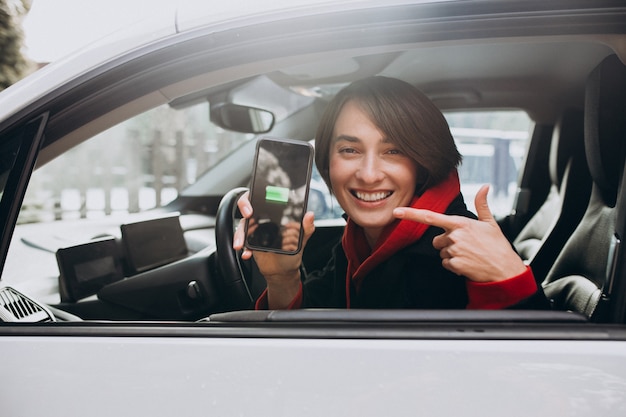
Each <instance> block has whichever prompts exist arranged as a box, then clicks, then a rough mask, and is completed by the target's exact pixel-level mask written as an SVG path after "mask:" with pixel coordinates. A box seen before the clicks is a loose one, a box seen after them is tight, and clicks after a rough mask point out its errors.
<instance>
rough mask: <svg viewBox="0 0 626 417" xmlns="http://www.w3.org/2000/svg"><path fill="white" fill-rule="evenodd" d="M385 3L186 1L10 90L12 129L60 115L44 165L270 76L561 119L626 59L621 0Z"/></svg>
mask: <svg viewBox="0 0 626 417" xmlns="http://www.w3.org/2000/svg"><path fill="white" fill-rule="evenodd" d="M378 3H379V2H376V1H342V2H335V1H333V2H309V1H302V0H300V1H297V2H291V1H289V2H287V1H283V2H274V3H272V5H260V4H258V3H257V2H252V3H251V4H252V6H250V7H249V8H241V7H239V8H234V9H233V7H232V5H221V6H220V7H221V8H220V9H219V10H217V9H215V7H214V5H211V7H207V6H206V3H204V2H196V1H189V2H183V3H182V4H181V5H180V8H179V9H178V10H177V11H176V12H174V11H173V10H163V11H162V12H161V13H158V14H157V15H154V16H152V17H151V18H150V19H147V20H146V21H145V22H143V23H142V26H140V27H139V28H137V27H135V28H132V29H133V30H132V31H131V28H129V30H128V32H122V33H117V34H115V35H113V36H112V37H110V38H108V39H107V40H103V41H101V42H99V43H97V44H94V45H92V46H90V47H89V48H87V49H85V50H82V51H78V52H77V53H76V54H75V55H72V56H68V57H66V58H64V59H62V60H60V61H58V62H56V63H53V64H51V65H49V66H48V67H45V68H43V69H42V70H40V71H38V72H36V73H35V74H33V75H32V76H30V77H27V78H26V79H24V80H23V81H21V82H19V83H17V84H16V85H15V86H13V87H10V88H8V89H7V90H5V91H4V92H2V93H1V94H0V131H2V130H4V129H5V128H7V127H10V126H11V125H13V124H15V123H17V122H18V121H19V120H20V119H21V118H24V117H30V115H32V112H33V111H36V110H37V109H38V108H40V109H41V110H42V111H44V110H46V111H50V122H49V124H48V128H47V131H46V140H45V142H44V145H43V147H44V149H43V151H42V153H41V154H40V158H39V161H38V163H39V164H41V163H45V162H46V161H47V160H49V159H51V158H53V157H54V155H56V154H58V153H60V152H62V151H63V150H65V149H67V148H68V147H71V146H73V145H74V144H76V143H79V142H80V141H81V140H84V139H85V138H87V137H89V136H91V135H93V134H95V133H97V132H98V131H101V130H103V129H105V128H106V127H109V126H111V125H113V124H114V123H115V122H117V121H122V120H123V119H124V118H127V117H130V116H132V115H133V114H137V113H139V112H141V111H145V110H146V109H148V108H151V107H155V106H157V105H160V104H164V103H172V102H178V103H180V102H184V101H186V100H191V99H193V98H194V97H196V96H198V95H206V94H209V93H210V92H212V91H215V90H216V89H219V88H221V87H220V85H222V84H224V83H228V82H230V81H232V82H235V81H236V80H239V79H245V78H247V77H254V76H257V75H259V74H264V73H265V74H266V75H267V76H268V77H270V78H271V79H272V81H274V82H276V83H277V84H279V85H283V86H287V87H290V88H299V89H305V90H306V89H314V88H317V89H319V88H320V86H322V87H323V86H326V87H332V86H335V85H342V84H345V83H347V82H349V81H352V80H354V79H356V78H361V77H365V76H369V75H374V74H383V75H389V76H393V77H398V78H402V79H404V80H406V81H409V82H411V83H413V84H414V85H416V86H418V87H419V88H421V89H422V90H423V91H424V92H425V93H426V94H427V95H429V96H430V97H431V98H432V99H433V101H434V102H435V103H436V104H437V105H438V106H439V107H440V108H441V109H442V110H455V109H468V108H479V109H485V108H507V107H510V108H519V109H523V110H525V111H527V112H528V113H529V115H530V116H531V118H532V119H533V120H535V121H536V122H550V121H553V120H555V119H556V118H557V117H558V115H559V114H560V113H561V111H562V109H563V108H564V107H565V106H571V105H573V106H580V107H582V104H583V97H584V94H583V88H584V87H583V86H584V81H585V79H586V77H587V75H588V73H589V72H590V71H591V69H592V68H593V67H594V66H595V65H597V63H598V62H600V61H601V60H602V59H603V58H604V57H606V56H607V55H610V54H617V55H618V56H620V57H621V58H622V60H623V61H624V60H625V59H624V57H626V43H625V42H623V31H624V28H623V22H624V18H625V16H626V6H624V5H623V4H622V2H617V1H609V0H604V1H595V2H586V1H564V0H562V1H535V0H529V1H525V2H509V1H481V0H478V1H446V2H415V1H393V2H386V3H385V4H382V5H381V4H378ZM240 9H243V10H240ZM139 29H140V30H139ZM138 30H139V31H138ZM140 76H141V77H142V78H141V81H138V80H139V78H138V77H140ZM104 87H106V88H104ZM329 91H330V94H332V91H333V90H332V88H331V89H330V90H329ZM318 92H319V90H318ZM323 93H324V91H322V94H323ZM78 106H87V107H89V108H90V111H89V112H82V113H80V112H78V111H76V109H77V107H78ZM79 113H80V117H78V116H77V114H79ZM66 136H69V138H68V139H67V140H66V141H65V142H66V143H64V144H63V145H60V144H56V145H55V142H56V141H57V140H58V139H59V138H64V137H66ZM51 145H55V146H56V147H55V146H51Z"/></svg>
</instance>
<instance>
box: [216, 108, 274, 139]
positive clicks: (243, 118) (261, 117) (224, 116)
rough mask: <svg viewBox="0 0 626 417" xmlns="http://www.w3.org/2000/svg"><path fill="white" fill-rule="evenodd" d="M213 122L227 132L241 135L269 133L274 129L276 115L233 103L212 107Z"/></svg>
mask: <svg viewBox="0 0 626 417" xmlns="http://www.w3.org/2000/svg"><path fill="white" fill-rule="evenodd" d="M210 117H211V122H213V123H215V124H216V125H218V126H219V127H221V128H224V129H226V130H233V131H235V132H241V133H257V134H258V133H267V132H269V131H270V130H272V127H274V121H275V117H274V113H272V112H270V111H268V110H264V109H259V108H256V107H249V106H242V105H239V104H232V103H219V104H216V105H213V106H211V115H210Z"/></svg>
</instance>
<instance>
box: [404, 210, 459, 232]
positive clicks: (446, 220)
mask: <svg viewBox="0 0 626 417" xmlns="http://www.w3.org/2000/svg"><path fill="white" fill-rule="evenodd" d="M393 215H394V216H395V217H397V218H398V219H406V220H411V221H414V222H418V223H424V224H427V225H429V226H436V227H440V228H442V229H444V230H452V229H456V228H458V227H459V226H461V223H462V222H463V219H464V218H463V217H459V216H449V215H447V214H441V213H437V212H434V211H431V210H426V209H415V208H411V207H398V208H395V209H394V210H393Z"/></svg>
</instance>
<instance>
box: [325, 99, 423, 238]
mask: <svg viewBox="0 0 626 417" xmlns="http://www.w3.org/2000/svg"><path fill="white" fill-rule="evenodd" d="M389 139H390V138H386V137H385V136H384V135H383V134H382V133H381V132H380V131H379V130H378V128H377V127H376V126H375V125H374V124H373V123H372V122H371V121H370V119H369V118H368V116H367V115H366V114H365V113H364V112H363V111H362V110H361V109H360V108H359V106H358V105H357V104H356V103H355V102H354V101H349V102H347V103H346V104H345V105H344V106H343V108H342V110H341V112H340V113H339V117H338V118H337V121H336V123H335V128H334V130H333V138H332V141H333V142H332V144H331V146H330V164H329V175H330V182H331V185H332V189H333V192H334V194H335V196H336V197H337V201H339V204H341V207H342V208H343V209H344V210H345V211H346V213H347V214H348V216H350V218H351V219H352V220H353V221H354V222H355V223H356V224H358V225H360V226H361V227H363V228H364V229H365V233H366V236H367V238H368V241H369V243H370V245H372V244H373V243H375V241H376V239H377V238H378V236H379V235H380V233H381V231H382V229H383V228H384V227H385V226H386V225H388V224H390V223H391V222H392V221H394V217H393V215H392V211H393V209H394V208H396V207H399V206H407V205H408V204H409V203H410V202H411V199H412V198H413V195H414V193H415V188H416V185H417V171H418V169H417V168H418V167H417V164H416V163H415V162H414V161H413V160H412V159H410V158H408V157H407V156H405V155H403V154H402V152H401V151H400V150H399V148H398V147H396V146H395V145H394V144H393V143H391V142H390V141H389Z"/></svg>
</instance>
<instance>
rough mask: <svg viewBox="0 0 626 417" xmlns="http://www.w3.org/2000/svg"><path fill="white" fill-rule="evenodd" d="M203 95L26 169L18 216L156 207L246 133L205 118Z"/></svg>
mask: <svg viewBox="0 0 626 417" xmlns="http://www.w3.org/2000/svg"><path fill="white" fill-rule="evenodd" d="M209 107H210V104H209V102H208V101H204V102H201V103H198V104H195V105H193V106H189V107H186V108H182V109H174V108H172V107H170V106H167V105H163V106H160V107H157V108H154V109H152V110H150V111H147V112H145V113H142V114H140V115H138V116H135V117H133V118H131V119H129V120H127V121H125V122H123V123H120V124H118V125H116V126H114V127H112V128H110V129H108V130H106V131H104V132H102V133H100V134H98V135H97V136H95V137H93V138H91V139H89V140H88V141H85V142H83V143H82V144H80V145H78V146H76V147H75V148H73V149H71V150H70V151H68V152H66V153H64V154H63V155H61V156H59V157H58V158H56V159H55V160H53V161H51V162H50V163H48V164H46V165H45V166H43V167H42V168H40V169H39V170H37V171H35V172H34V173H33V176H32V178H31V182H30V184H29V188H28V191H27V194H26V197H25V199H24V203H23V205H22V210H21V212H20V218H19V222H20V223H33V222H41V221H53V220H62V219H75V218H94V217H100V216H104V215H111V214H113V215H114V214H124V213H136V212H140V211H144V210H148V209H151V208H155V207H161V206H163V205H165V204H167V203H169V202H170V201H172V200H173V199H174V198H176V196H177V195H178V193H179V192H180V191H181V190H182V189H184V188H185V187H187V186H188V185H189V184H193V183H194V182H195V181H196V180H197V179H198V177H200V176H201V175H202V174H203V173H204V172H205V171H207V170H208V169H210V168H211V167H212V166H213V165H215V164H216V163H217V162H219V161H220V160H221V159H222V158H224V156H226V155H227V154H229V153H230V152H232V150H233V149H236V148H237V147H239V146H240V145H241V144H242V143H245V142H247V141H249V140H250V139H251V138H253V135H251V134H245V133H238V132H232V131H227V130H224V129H222V128H220V127H218V126H216V125H214V124H212V123H211V122H210V120H209Z"/></svg>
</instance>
